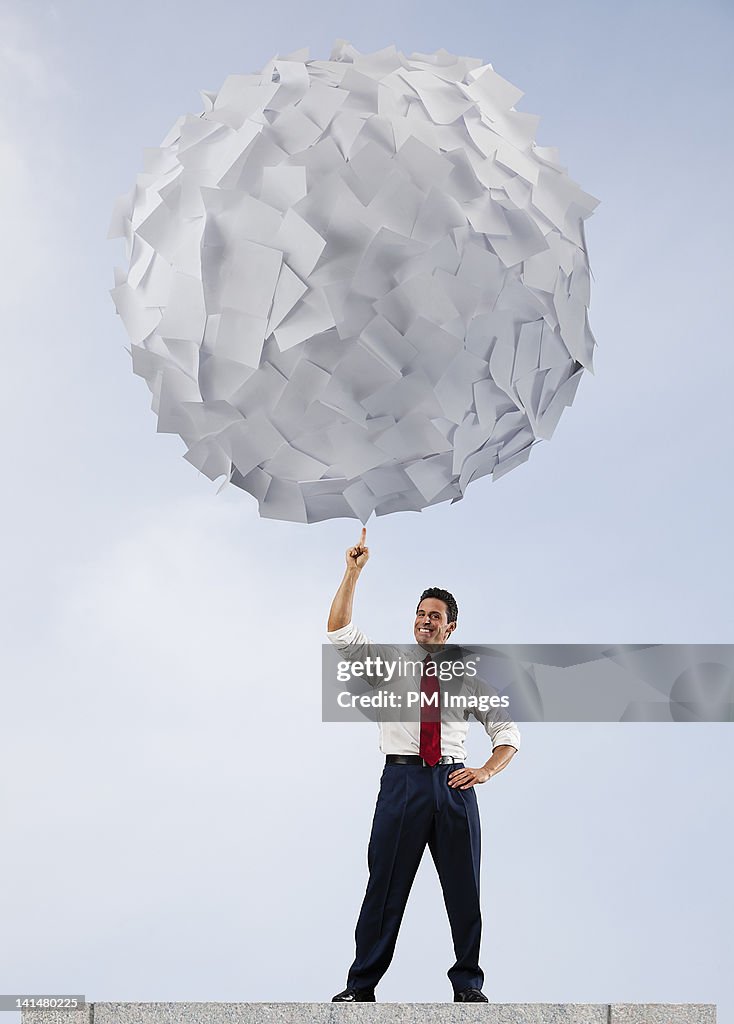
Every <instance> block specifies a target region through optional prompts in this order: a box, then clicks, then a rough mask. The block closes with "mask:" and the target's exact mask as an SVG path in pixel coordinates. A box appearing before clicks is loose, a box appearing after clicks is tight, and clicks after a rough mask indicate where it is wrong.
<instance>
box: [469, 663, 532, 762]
mask: <svg viewBox="0 0 734 1024" xmlns="http://www.w3.org/2000/svg"><path fill="white" fill-rule="evenodd" d="M471 689H473V690H474V692H475V693H476V694H477V695H480V694H482V695H484V697H485V699H486V697H488V696H495V695H497V690H496V689H495V688H494V687H492V686H489V685H488V684H487V683H486V682H483V681H480V680H475V681H474V685H473V686H472V687H471ZM470 713H471V714H472V715H474V717H475V718H476V719H477V721H479V722H481V723H482V725H483V726H484V728H485V731H486V733H487V735H488V736H489V738H490V739H491V740H492V749H494V748H495V747H499V746H502V744H505V743H506V744H508V745H509V746H511V747H514V748H515V750H519V749H520V730H519V729H518V727H517V725H516V724H515V723H514V722H513V720H512V719H511V718H510V716H509V715H508V714H507V712H506V711H505V709H504V708H501V707H500V708H492V707H490V708H487V709H486V710H483V709H481V708H472V710H471V712H470Z"/></svg>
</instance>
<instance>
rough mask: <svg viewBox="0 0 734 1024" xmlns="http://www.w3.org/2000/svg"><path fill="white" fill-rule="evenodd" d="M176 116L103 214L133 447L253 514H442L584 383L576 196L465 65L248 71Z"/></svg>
mask: <svg viewBox="0 0 734 1024" xmlns="http://www.w3.org/2000/svg"><path fill="white" fill-rule="evenodd" d="M202 96H203V100H204V107H205V109H204V111H203V112H202V113H200V114H186V115H184V116H182V117H179V118H178V120H177V121H176V123H175V125H174V126H173V128H172V129H171V131H170V132H169V133H168V135H167V136H166V137H165V139H164V140H163V141H162V143H161V145H160V147H159V148H158V149H149V150H146V151H145V171H144V173H142V174H140V175H138V177H137V180H136V184H135V186H134V187H133V189H132V190H131V192H130V193H129V194H127V195H125V196H123V197H121V198H120V199H119V200H118V201H117V204H116V207H115V211H114V214H113V225H112V228H111V230H110V237H117V236H124V238H125V240H126V253H127V256H126V258H127V262H128V266H127V269H125V270H122V269H119V268H116V271H115V285H116V286H115V288H114V289H113V290H112V297H113V300H114V303H115V306H116V308H117V311H118V313H119V314H120V316H121V317H122V320H123V322H124V325H125V328H126V331H127V333H128V335H129V338H130V342H131V346H130V352H131V355H132V363H133V370H134V372H135V373H136V374H138V375H140V376H142V377H144V378H145V380H146V382H147V384H148V387H149V388H150V390H151V392H152V394H153V410H154V411H155V412H156V414H157V417H158V430H159V431H163V432H170V433H175V434H179V435H180V436H181V438H182V439H183V440H184V442H185V444H186V447H187V449H188V450H187V452H186V454H185V456H184V458H186V459H187V460H188V461H189V462H191V463H192V464H193V465H194V466H196V467H197V469H199V470H200V471H201V472H202V473H203V474H205V476H207V477H209V478H210V479H211V480H216V479H218V478H220V477H224V478H225V479H224V482H225V483H226V482H227V481H231V483H233V484H235V485H236V486H237V487H241V488H242V489H244V490H246V491H248V492H249V493H250V494H252V495H254V497H255V498H256V499H257V501H258V503H259V509H260V513H261V515H263V516H267V517H269V518H275V519H285V520H290V521H294V522H307V523H311V522H315V521H318V520H323V519H330V518H334V517H338V516H349V517H353V518H356V519H360V520H362V522H366V521H367V519H368V518H369V517H370V515H371V514H372V513H373V512H374V513H376V514H377V515H385V514H387V513H390V512H399V511H403V510H414V511H419V510H421V509H423V508H425V507H426V506H428V505H433V504H435V503H437V502H442V501H448V500H452V501H456V500H458V499H459V498H462V497H463V495H464V493H465V491H466V489H467V487H468V485H469V484H470V483H471V481H472V480H475V479H478V478H479V477H483V476H486V475H487V474H490V473H491V474H492V477H493V478H494V479H497V478H498V477H500V476H502V475H504V474H505V473H507V472H508V471H509V470H511V469H514V468H515V467H516V466H518V465H519V464H521V463H522V462H524V461H525V460H526V459H527V458H528V456H529V454H530V450H531V448H532V446H533V445H534V444H535V443H536V442H537V441H538V440H539V439H548V438H550V437H551V435H552V434H553V431H554V429H555V427H556V425H557V423H558V420H559V417H560V415H561V412H562V411H563V409H564V407H565V406H567V405H570V404H571V402H572V401H573V398H574V395H575V392H576V389H577V387H578V384H579V380H580V378H581V375H582V373H583V372H584V370H585V369H591V367H592V355H593V350H594V346H595V341H594V338H593V335H592V333H591V331H590V329H589V324H588V318H587V307H588V304H589V265H588V260H587V254H586V244H585V239H584V229H583V221H584V219H585V218H586V217H588V216H589V215H590V214H591V212H592V211H593V210H594V208H595V206H596V205H597V203H598V201H597V200H596V199H594V198H593V197H592V196H590V195H588V194H587V193H585V192H583V191H582V190H581V188H580V187H579V186H578V185H577V184H576V183H575V182H574V181H572V180H571V179H570V178H569V177H568V175H567V173H566V171H565V168H563V167H562V166H561V165H560V164H559V162H558V154H557V151H556V150H555V149H552V148H549V147H542V146H538V145H536V144H535V142H534V134H535V131H536V127H537V123H538V118H537V117H535V116H534V115H532V114H527V113H524V112H522V111H518V110H516V109H515V104H516V103H517V101H518V100H519V99H520V97H521V96H522V93H521V92H520V90H518V89H517V88H516V87H515V86H514V85H511V84H510V83H509V82H507V81H506V80H505V79H504V78H502V77H500V75H498V74H497V73H496V72H495V71H494V70H493V68H492V66H491V64H482V62H481V61H480V60H477V59H474V58H471V57H456V56H454V55H452V54H449V53H447V52H446V51H444V50H439V51H438V52H437V53H433V54H422V53H414V54H412V55H411V56H409V57H406V56H404V55H403V54H402V53H399V52H398V51H397V50H396V49H395V48H394V47H389V48H388V49H385V50H380V51H379V52H377V53H370V54H361V53H359V52H358V51H357V50H355V49H354V48H353V47H352V46H350V45H348V44H346V43H338V44H337V45H336V47H335V49H334V51H333V52H332V55H331V59H330V60H310V59H309V58H308V53H307V52H305V51H304V52H298V53H294V54H290V55H289V56H288V57H284V58H274V59H273V60H271V61H270V62H269V63H268V64H267V65H266V66H265V67H264V68H263V70H262V72H261V73H260V74H246V75H245V74H242V75H240V74H236V75H230V76H229V78H227V79H226V80H225V82H224V84H223V86H222V88H221V89H220V90H219V92H206V93H202Z"/></svg>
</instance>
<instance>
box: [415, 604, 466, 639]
mask: <svg viewBox="0 0 734 1024" xmlns="http://www.w3.org/2000/svg"><path fill="white" fill-rule="evenodd" d="M447 613H448V608H447V606H446V602H445V601H441V600H440V598H438V597H426V598H424V599H423V600H422V601H421V603H420V604H419V605H418V611H417V612H416V613H415V625H414V626H413V635H414V636H415V638H416V640H417V641H418V643H419V644H420V645H421V646H422V647H424V646H425V645H426V644H444V643H448V642H449V636H450V634H451V633H453V631H454V630H455V629H456V623H455V622H449V620H448V614H447Z"/></svg>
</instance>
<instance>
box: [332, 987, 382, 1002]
mask: <svg viewBox="0 0 734 1024" xmlns="http://www.w3.org/2000/svg"><path fill="white" fill-rule="evenodd" d="M331 1001H332V1003H374V1002H375V993H374V992H370V990H369V989H366V988H345V989H344V991H343V992H339V993H337V995H335V996H334V998H333V999H332V1000H331Z"/></svg>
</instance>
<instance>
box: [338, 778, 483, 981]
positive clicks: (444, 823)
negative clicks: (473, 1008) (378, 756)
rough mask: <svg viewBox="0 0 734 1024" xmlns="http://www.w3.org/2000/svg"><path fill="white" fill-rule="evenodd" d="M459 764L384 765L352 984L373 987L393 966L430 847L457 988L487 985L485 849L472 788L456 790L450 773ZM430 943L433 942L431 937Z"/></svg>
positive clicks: (453, 979)
mask: <svg viewBox="0 0 734 1024" xmlns="http://www.w3.org/2000/svg"><path fill="white" fill-rule="evenodd" d="M461 767H463V765H461V764H439V765H436V766H435V767H434V768H425V767H423V766H422V765H403V764H386V765H385V769H384V771H383V773H382V778H381V780H380V792H379V794H378V797H377V806H376V807H375V816H374V820H373V822H372V833H371V835H370V842H369V847H368V850H367V865H368V867H369V872H370V874H369V881H368V883H367V891H366V893H365V896H364V901H363V903H362V909H361V911H360V914H359V920H358V921H357V928H356V931H355V940H356V945H357V954H356V957H355V959H354V963H353V964H352V966H351V967H350V969H349V975H348V977H347V985H348V987H350V988H357V989H373V988H374V987H375V986H376V985H377V983H378V982H379V980H380V978H381V977H382V976H383V974H384V973H385V971H386V970H387V969H388V967H389V966H390V961H391V960H392V957H393V953H394V951H395V943H396V941H397V937H398V929H399V928H400V922H401V921H402V919H403V914H404V912H405V905H406V903H407V902H408V895H409V894H410V889H411V886H412V885H413V879H414V878H415V873H416V871H417V870H418V865H419V864H420V861H421V857H422V856H423V852H424V850H425V848H426V845H427V846H428V848H429V850H430V851H431V855H432V857H433V862H434V864H435V865H436V870H437V871H438V877H439V880H440V882H441V888H442V889H443V897H444V902H445V904H446V911H447V913H448V917H449V924H450V926H451V936H452V938H453V942H454V953H455V955H456V963H455V964H454V965H453V967H451V968H450V970H449V971H448V977H449V980H450V982H451V984H452V985H453V987H454V991H455V992H460V991H461V990H462V989H465V988H481V987H482V984H483V982H484V974H483V972H482V970H481V968H480V966H479V943H480V940H481V934H482V916H481V912H480V908H479V860H480V850H481V838H480V824H479V808H478V806H477V797H476V793H475V792H474V789H473V788H472V789H464V790H460V789H452V788H451V787H450V786H449V784H448V775H449V772H453V771H455V770H456V769H457V768H461ZM426 941H427V942H428V941H430V940H429V939H426Z"/></svg>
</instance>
